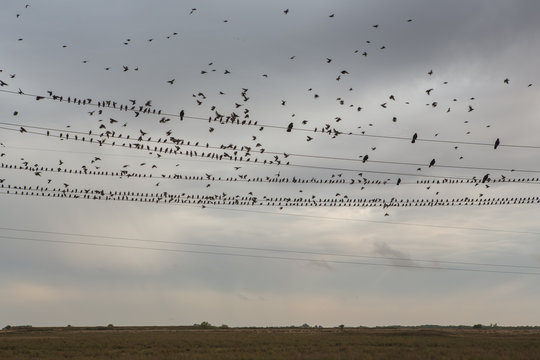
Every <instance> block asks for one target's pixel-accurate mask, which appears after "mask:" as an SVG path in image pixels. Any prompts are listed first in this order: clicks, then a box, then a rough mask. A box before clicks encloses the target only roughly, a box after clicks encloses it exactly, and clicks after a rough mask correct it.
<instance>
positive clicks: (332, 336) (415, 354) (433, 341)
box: [0, 327, 540, 360]
mask: <svg viewBox="0 0 540 360" xmlns="http://www.w3.org/2000/svg"><path fill="white" fill-rule="evenodd" d="M539 354H540V330H538V329H510V330H509V329H481V330H478V329H447V328H440V329H439V328H437V329H418V328H399V329H389V328H381V329H377V328H375V329H366V328H362V329H352V328H345V329H334V328H332V329H313V328H310V329H301V328H257V329H243V328H242V329H241V328H234V329H198V328H193V327H115V328H106V327H103V328H76V327H67V328H27V329H11V330H3V331H0V359H3V360H9V359H40V360H49V359H98V360H100V359H126V360H127V359H131V360H140V359H254V360H256V359H512V360H516V359H527V360H528V359H538V358H539V357H540V355H539Z"/></svg>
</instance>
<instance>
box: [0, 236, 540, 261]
mask: <svg viewBox="0 0 540 360" xmlns="http://www.w3.org/2000/svg"><path fill="white" fill-rule="evenodd" d="M0 230H8V231H16V232H27V233H38V234H49V235H62V236H75V237H86V238H97V239H109V240H123V241H138V242H149V243H157V244H175V245H187V246H200V247H211V248H223V249H235V250H250V251H267V252H281V253H293V254H306V255H323V256H336V257H348V258H367V259H382V260H398V261H416V262H430V263H443V264H454V265H456V264H457V265H474V266H492V267H508V268H524V269H540V266H526V265H509V264H493V263H478V262H464V261H444V260H426V259H411V258H397V257H387V256H369V255H358V254H344V253H336V252H319V251H313V250H292V249H276V248H261V247H246V246H231V245H217V244H208V243H192V242H180V241H165V240H151V239H140V238H130V237H120V236H107V235H95V234H81V233H69V232H59V231H44V230H31V229H19V228H11V227H0Z"/></svg>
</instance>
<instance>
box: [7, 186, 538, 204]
mask: <svg viewBox="0 0 540 360" xmlns="http://www.w3.org/2000/svg"><path fill="white" fill-rule="evenodd" d="M0 189H2V190H3V192H2V193H3V194H5V195H22V196H40V197H59V198H73V199H87V200H109V201H140V202H151V203H164V204H171V203H173V204H192V205H239V206H273V207H275V206H279V207H280V208H284V207H303V206H314V207H319V206H330V207H335V206H338V207H340V206H347V207H374V206H377V207H383V208H389V207H418V206H429V207H433V206H471V205H476V206H482V205H484V206H485V205H516V204H539V203H540V197H538V196H524V197H496V198H470V197H463V198H454V199H397V198H391V199H390V200H388V201H386V200H385V199H382V198H369V199H366V198H349V197H347V196H343V197H340V198H319V197H317V196H315V195H313V196H311V197H308V198H303V197H296V198H290V197H268V196H266V195H265V196H263V197H262V198H259V197H256V196H240V195H235V196H231V195H227V194H223V195H221V194H218V195H201V194H185V193H182V194H171V193H168V192H163V193H148V192H137V193H135V192H126V191H124V192H121V191H109V192H105V191H104V190H91V189H67V188H51V189H49V188H47V187H39V186H35V187H32V186H26V185H24V186H11V185H4V184H0Z"/></svg>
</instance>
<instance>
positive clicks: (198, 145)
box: [0, 0, 540, 326]
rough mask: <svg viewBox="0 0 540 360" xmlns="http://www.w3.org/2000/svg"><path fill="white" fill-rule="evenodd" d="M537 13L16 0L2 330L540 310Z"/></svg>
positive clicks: (421, 318)
mask: <svg viewBox="0 0 540 360" xmlns="http://www.w3.org/2000/svg"><path fill="white" fill-rule="evenodd" d="M26 4H27V5H26ZM539 23H540V3H539V2H537V1H533V0H529V1H526V0H523V1H502V0H501V1H493V0H475V1H428V0H404V1H398V0H392V1H391V0H384V1H375V0H373V1H365V0H362V1H352V0H351V1H307V0H305V1H303V0H302V1H301V0H298V1H288V2H287V1H271V2H269V1H265V2H263V1H257V2H255V1H241V0H236V1H226V2H225V1H219V0H202V1H160V2H159V4H158V3H157V2H155V1H144V0H136V1H132V0H130V1H127V0H125V1H114V2H111V1H103V0H96V1H92V2H73V1H60V0H58V1H48V2H46V3H44V2H34V1H28V2H27V3H25V2H21V1H14V0H8V1H3V2H2V11H1V12H0V54H1V55H0V70H1V72H0V80H1V81H2V82H1V83H0V84H2V86H1V87H0V90H1V92H0V114H1V120H0V122H1V124H0V143H1V145H0V153H1V154H2V156H1V158H0V162H1V163H2V165H1V167H0V181H2V183H1V186H2V188H1V189H0V249H1V251H0V288H1V289H2V295H1V296H0V308H1V309H2V311H1V312H0V325H7V324H11V325H20V324H32V325H35V326H39V325H42V326H43V325H58V326H63V325H67V324H71V325H106V324H109V323H113V324H115V325H191V324H193V323H200V322H201V321H209V322H210V323H212V324H216V325H220V324H228V325H230V326H285V325H301V324H303V323H308V324H310V325H323V326H337V325H339V324H345V325H347V326H359V325H364V326H376V325H392V324H399V325H419V324H440V325H447V324H448V325H459V324H465V325H473V324H477V323H484V324H490V323H498V324H499V325H539V323H540V311H539V310H538V302H539V300H540V290H539V289H540V287H539V286H538V281H539V279H540V277H539V276H540V243H539V240H540V225H539V223H538V218H539V216H540V208H539V204H538V201H537V200H536V199H537V196H538V195H539V192H538V186H539V183H540V182H539V181H537V179H536V178H537V177H538V176H539V173H540V167H539V164H540V163H539V161H538V159H539V155H540V142H539V140H538V134H539V133H540V123H539V122H538V120H537V117H538V114H539V111H540V101H539V100H540V97H539V95H540V92H539V90H538V86H540V71H539V70H538V64H537V59H538V58H540V52H539V49H540V26H538V24H539ZM36 96H39V97H37V98H36ZM53 97H54V98H53ZM68 98H69V102H68V101H67V99H68ZM74 98H76V99H78V100H79V99H80V100H81V104H80V105H78V104H74V103H73V99H74ZM60 99H61V100H62V101H59V100H60ZM78 100H77V102H78ZM104 101H110V104H111V107H102V106H101V105H102V104H103V102H104ZM98 102H99V103H100V107H97V106H96V105H97V103H98ZM113 103H114V105H113ZM112 106H114V107H115V108H112ZM120 106H122V110H120V109H119V108H120ZM124 106H128V109H129V110H128V111H126V110H124ZM181 111H183V119H181V118H180V112H181ZM233 113H234V114H235V115H232V114H233ZM231 115H232V117H233V118H234V119H236V120H237V121H238V122H240V124H231V120H230V117H231ZM227 119H229V120H227ZM242 122H243V123H244V124H242ZM287 129H289V130H290V131H287ZM321 129H325V130H326V131H325V132H323V131H321ZM47 133H48V135H49V136H46V134H47ZM415 134H416V136H417V140H416V141H415V142H414V143H413V142H412V139H413V135H415ZM66 136H69V138H68V139H66ZM75 136H77V140H75ZM128 136H129V139H127V137H128ZM82 137H84V138H85V139H84V141H81V140H82ZM89 139H92V142H90V141H89ZM165 140H167V141H166V142H165ZM176 140H179V141H180V142H179V143H177V144H173V143H174V141H176ZM99 141H102V142H103V145H102V146H99V143H98V142H99ZM113 143H114V144H113ZM188 143H189V144H188ZM122 144H124V145H122ZM142 144H144V149H136V146H139V145H142ZM496 144H497V145H496ZM130 145H131V147H130ZM194 145H195V146H194ZM147 146H148V148H147ZM154 147H157V149H154ZM159 148H161V151H160V150H159ZM225 148H226V149H225ZM164 149H167V151H166V152H165V150H164ZM171 150H175V151H176V154H175V153H172V152H171ZM190 151H191V152H194V151H196V152H197V156H194V155H195V154H194V153H192V154H191V156H190V155H189V152H190ZM186 152H187V155H186ZM235 152H236V155H235ZM202 153H204V156H202ZM225 153H227V154H228V155H224V154H225ZM228 156H231V157H234V156H236V157H237V160H236V161H232V160H230V159H229V158H228ZM240 157H242V161H239V158H240ZM247 159H249V161H246V160H247ZM430 164H431V166H430ZM10 167H11V168H10ZM14 167H17V169H14ZM19 167H22V169H20V168H19ZM50 169H54V171H48V170H50ZM58 169H61V171H58ZM105 171H107V173H108V174H109V173H111V172H112V173H121V172H122V171H123V172H124V173H123V174H122V173H121V175H122V176H104V175H94V174H97V172H105ZM70 172H71V173H70ZM80 172H86V174H85V175H81V174H80ZM127 175H129V176H127ZM150 175H151V177H150ZM175 175H176V177H177V178H176V179H174V176H175ZM163 176H165V178H164V177H163ZM189 176H191V177H198V179H197V180H186V179H185V177H189ZM169 177H173V178H172V179H171V178H169ZM180 177H181V178H180ZM218 178H221V179H222V180H232V179H234V180H236V181H217V179H218ZM257 179H262V180H263V181H258V180H257ZM293 179H295V180H301V181H300V182H293ZM474 179H476V180H474ZM248 180H249V181H248ZM302 180H305V181H306V182H304V181H302ZM457 180H459V181H463V183H461V184H457V183H455V181H457ZM482 180H484V181H483V182H482ZM502 180H504V181H502ZM508 180H511V181H508ZM514 180H515V181H514ZM434 181H435V182H436V181H439V182H440V183H439V184H437V183H433V182H434ZM419 182H423V183H419ZM25 186H26V188H27V189H28V188H29V187H31V188H32V189H35V187H39V188H40V190H39V191H35V190H30V192H27V190H23V194H24V195H23V196H21V195H20V192H21V190H19V189H14V188H19V187H23V189H24V187H25ZM32 191H33V194H34V195H32ZM15 192H17V193H18V194H17V195H15V194H14V193H15ZM80 192H82V194H81V193H80ZM115 192H116V193H117V194H118V193H123V195H125V196H127V198H121V197H119V196H117V195H115V194H114V193H115ZM126 192H129V194H126ZM85 193H86V194H92V196H96V197H99V198H100V199H99V200H87V199H82V197H84V194H85ZM111 193H112V195H111ZM43 194H44V195H45V196H41V195H43ZM62 194H63V195H65V197H63V198H60V197H53V195H62ZM100 194H101V195H100ZM106 194H109V195H110V196H109V197H108V200H106V199H105V197H106ZM137 194H138V195H137ZM152 194H158V195H156V196H153V195H152ZM36 195H39V196H36ZM47 195H49V196H47ZM68 195H70V196H71V197H70V198H68V197H67V196H68ZM74 195H78V196H79V198H74ZM167 196H174V198H173V199H174V200H176V199H186V197H188V198H191V197H192V196H194V197H195V198H196V197H197V196H198V197H199V199H200V198H201V197H205V196H207V197H211V198H212V199H214V200H216V199H218V200H219V199H224V198H227V199H228V201H229V202H230V201H234V200H235V199H237V200H238V201H239V203H238V204H221V203H220V204H213V203H210V202H209V201H205V202H199V203H192V204H180V203H176V202H175V201H171V202H168V200H167V201H165V199H167ZM134 197H135V198H137V199H155V198H160V199H161V200H160V202H158V203H155V202H152V203H151V202H141V201H138V202H135V201H126V200H131V199H133V198H134ZM523 197H525V198H529V197H530V198H531V199H533V200H532V201H529V203H520V204H514V203H513V202H514V201H513V200H512V204H508V203H507V200H505V199H516V198H523ZM169 199H170V198H169ZM242 199H250V200H248V202H247V203H246V202H243V203H242V201H246V200H242ZM284 199H291V201H290V202H289V203H287V201H286V200H284ZM294 199H297V200H298V199H302V200H305V201H308V202H304V203H302V204H303V205H304V206H299V204H300V203H299V201H294ZM460 199H461V201H460ZM464 199H465V200H464ZM484 199H490V200H489V201H488V203H492V204H491V205H482V206H478V205H477V204H478V201H481V200H484ZM501 199H502V200H501ZM431 200H440V201H445V202H446V203H447V204H449V205H448V206H427V207H426V206H421V207H420V206H409V207H403V206H394V205H397V204H403V203H407V201H408V202H409V203H414V202H416V201H431ZM309 201H310V202H309ZM340 201H341V202H343V203H346V202H347V201H354V204H365V202H363V201H372V202H373V204H374V205H375V206H329V205H331V204H335V202H340ZM470 203H473V204H474V205H470ZM252 204H255V205H252ZM314 204H319V205H320V204H327V206H314ZM386 205H390V206H386Z"/></svg>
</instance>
